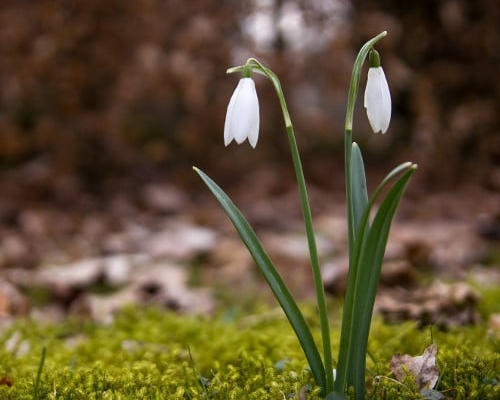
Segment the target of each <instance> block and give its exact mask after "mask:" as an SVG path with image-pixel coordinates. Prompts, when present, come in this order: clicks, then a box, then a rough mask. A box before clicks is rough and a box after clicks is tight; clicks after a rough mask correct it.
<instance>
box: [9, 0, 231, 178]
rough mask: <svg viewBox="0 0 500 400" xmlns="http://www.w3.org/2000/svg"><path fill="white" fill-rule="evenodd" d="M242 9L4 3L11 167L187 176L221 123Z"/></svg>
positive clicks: (150, 2) (150, 3) (210, 0)
mask: <svg viewBox="0 0 500 400" xmlns="http://www.w3.org/2000/svg"><path fill="white" fill-rule="evenodd" d="M233 3H234V2H231V1H219V0H217V1H215V0H198V1H192V2H191V1H189V2H184V1H176V0H166V1H165V0H144V1H136V0H109V1H100V0H77V1H71V2H61V1H53V0H40V1H36V2H31V1H15V2H3V3H2V5H1V6H0V79H1V84H0V86H1V89H0V90H1V98H0V160H1V162H2V164H3V165H4V166H8V167H10V166H14V165H18V164H22V163H25V162H27V161H29V160H33V159H43V160H44V162H46V163H47V164H49V166H50V168H52V169H54V170H55V171H57V172H56V173H57V174H68V173H69V174H73V173H74V174H76V175H77V176H78V177H79V178H80V179H82V180H83V181H87V182H89V183H92V182H94V183H95V182H98V181H100V180H102V179H103V178H105V177H106V176H110V175H120V174H123V173H127V174H131V176H130V177H131V178H133V175H134V173H137V174H138V175H139V176H140V175H141V173H142V174H143V173H144V171H143V169H145V170H148V167H149V166H151V165H153V166H154V165H170V166H176V165H183V166H185V165H187V166H189V167H190V166H191V162H190V161H189V158H190V157H193V156H194V157H196V156H201V155H202V154H207V153H206V147H205V144H206V142H207V140H206V137H207V136H210V132H213V131H220V126H221V125H222V124H223V118H224V115H218V113H216V112H214V110H215V109H217V110H219V109H223V108H224V107H225V103H226V98H225V97H223V96H218V95H217V93H216V92H215V88H217V87H218V88H219V89H220V87H221V85H218V83H217V81H218V80H220V79H221V78H225V76H224V72H225V68H226V67H227V66H228V65H229V64H230V54H231V52H230V40H229V38H230V37H231V34H230V33H231V32H234V31H235V30H236V29H237V28H236V19H235V16H236V15H237V10H235V5H233ZM227 85H228V88H227V91H228V92H230V90H231V89H230V86H231V85H232V82H227ZM222 87H224V84H222ZM200 138H201V140H200ZM141 171H142V172H141Z"/></svg>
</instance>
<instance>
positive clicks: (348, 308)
mask: <svg viewBox="0 0 500 400" xmlns="http://www.w3.org/2000/svg"><path fill="white" fill-rule="evenodd" d="M348 154H349V157H348V160H349V161H348V162H349V169H348V171H350V175H351V177H350V179H349V180H348V185H349V188H348V197H349V198H350V199H351V201H348V214H349V216H348V218H349V231H350V232H349V235H350V236H351V235H352V238H353V240H351V245H350V247H351V250H352V249H353V248H354V247H355V245H356V243H355V238H357V237H359V235H358V230H359V228H360V224H361V221H362V220H363V215H364V212H365V209H366V207H367V204H368V192H367V185H366V175H365V167H364V162H363V156H362V155H361V150H360V148H359V146H358V144H357V143H355V142H354V143H352V145H351V148H350V152H349V153H348ZM352 257H353V254H351V255H350V259H352ZM358 273H359V270H358V268H357V264H355V263H350V265H349V273H348V277H347V286H346V296H345V299H344V311H343V314H342V328H341V339H340V340H341V343H340V350H339V358H338V367H337V377H338V380H337V382H336V385H337V386H336V387H335V389H336V390H337V391H340V387H342V386H344V384H345V379H346V378H347V370H348V369H349V363H350V357H349V356H348V353H349V348H350V342H351V339H350V334H349V331H350V329H351V326H352V324H353V316H354V314H353V313H354V301H355V299H356V297H355V290H354V287H355V285H356V281H357V279H358V278H357V275H358Z"/></svg>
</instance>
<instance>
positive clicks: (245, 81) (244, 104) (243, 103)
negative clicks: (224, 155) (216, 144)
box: [224, 77, 259, 148]
mask: <svg viewBox="0 0 500 400" xmlns="http://www.w3.org/2000/svg"><path fill="white" fill-rule="evenodd" d="M233 139H234V140H235V141H236V143H238V144H241V143H243V142H244V141H245V139H248V142H249V143H250V145H251V146H252V147H253V148H255V146H256V145H257V140H258V139H259V99H258V97H257V91H256V90H255V82H254V80H253V79H252V78H249V77H244V78H241V79H240V81H239V82H238V86H236V89H235V90H234V93H233V95H232V96H231V99H230V100H229V105H228V106H227V113H226V122H225V123H224V144H225V145H226V146H227V145H228V144H229V143H231V141H232V140H233Z"/></svg>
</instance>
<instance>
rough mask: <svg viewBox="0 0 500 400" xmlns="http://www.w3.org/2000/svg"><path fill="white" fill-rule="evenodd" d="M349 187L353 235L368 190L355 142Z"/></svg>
mask: <svg viewBox="0 0 500 400" xmlns="http://www.w3.org/2000/svg"><path fill="white" fill-rule="evenodd" d="M351 187H352V188H351V193H352V211H353V214H354V215H353V218H354V235H355V236H357V229H358V228H359V224H360V222H361V218H362V216H363V212H364V211H365V208H366V205H367V204H368V192H367V188H366V176H365V165H364V163H363V156H362V155H361V150H360V148H359V146H358V144H357V143H356V142H354V143H353V144H352V152H351Z"/></svg>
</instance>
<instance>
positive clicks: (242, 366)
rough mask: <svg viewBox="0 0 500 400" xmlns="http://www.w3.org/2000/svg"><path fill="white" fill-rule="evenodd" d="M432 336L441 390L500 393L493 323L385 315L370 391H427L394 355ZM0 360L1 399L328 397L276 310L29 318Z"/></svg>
mask: <svg viewBox="0 0 500 400" xmlns="http://www.w3.org/2000/svg"><path fill="white" fill-rule="evenodd" d="M312 310H313V308H311V309H310V311H307V307H306V318H308V319H310V320H311V321H314V320H315V318H314V315H313V311H312ZM307 313H309V314H310V315H307ZM336 322H338V321H336ZM313 324H314V323H313ZM333 325H334V329H333V333H332V336H333V337H332V342H333V343H334V344H335V343H337V342H338V332H337V331H338V329H336V326H335V322H334V323H333ZM313 330H314V332H315V333H316V334H319V330H318V329H317V327H316V326H313ZM431 341H432V342H434V343H436V344H437V346H438V349H439V352H438V360H437V364H438V367H439V369H440V370H441V375H440V380H439V382H438V384H437V387H436V390H437V391H439V392H441V393H442V394H443V395H444V396H446V397H447V398H456V399H499V398H500V372H499V371H500V355H499V351H500V339H499V338H498V337H497V336H495V335H492V334H491V333H490V332H488V329H487V327H486V326H475V327H466V328H460V329H457V330H455V331H449V332H438V331H432V330H430V329H429V330H419V329H418V328H417V327H416V325H415V324H413V323H403V324H398V325H387V324H384V323H383V322H382V321H381V320H379V319H376V320H375V322H374V324H373V327H372V335H371V337H370V344H369V348H370V356H371V357H370V360H369V362H368V367H369V371H368V374H367V398H370V399H401V398H408V399H415V398H423V397H421V396H420V394H419V393H418V390H417V389H416V388H415V385H413V384H412V382H411V380H408V382H404V383H403V384H402V383H399V382H396V381H395V380H394V377H393V376H392V375H391V372H390V369H389V361H390V359H391V357H392V355H393V354H395V353H409V354H413V355H416V354H421V352H422V351H423V349H424V348H425V347H426V346H427V345H428V344H429V343H430V342H431ZM44 347H45V349H46V357H45V362H44V365H43V369H42V372H41V375H40V380H39V385H38V389H36V388H35V386H36V384H35V382H36V380H37V371H38V368H39V365H40V355H41V353H42V349H43V348H44ZM336 351H337V349H334V352H335V353H336ZM335 353H334V354H335ZM0 360H1V364H0V399H19V400H22V399H290V398H292V399H306V398H307V399H319V398H320V397H319V388H317V387H315V385H314V382H313V379H312V376H311V374H310V373H309V370H308V368H307V365H306V361H305V358H304V356H303V354H302V351H301V349H300V347H299V345H298V343H297V340H296V338H295V336H294V334H293V332H292V330H291V328H290V327H289V325H288V323H287V321H286V319H285V318H284V316H283V314H282V313H281V312H280V311H278V312H276V311H275V310H265V311H260V312H259V313H257V314H253V315H252V316H250V317H242V318H237V317H235V316H234V315H230V314H224V315H220V316H218V317H216V318H208V317H189V316H179V315H176V314H173V313H167V312H163V311H160V310H157V309H147V310H144V309H129V310H127V311H126V312H123V313H121V314H120V315H118V316H117V317H116V319H115V320H114V322H112V323H110V324H96V323H93V322H88V321H87V322H83V321H81V320H80V321H76V320H73V321H66V322H64V323H61V324H54V323H50V324H41V323H39V322H35V321H32V320H23V321H18V322H16V323H15V324H13V325H11V326H9V327H8V328H3V329H2V331H1V333H0ZM435 394H436V393H434V395H435ZM428 398H429V397H428ZM436 398H437V397H436Z"/></svg>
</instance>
